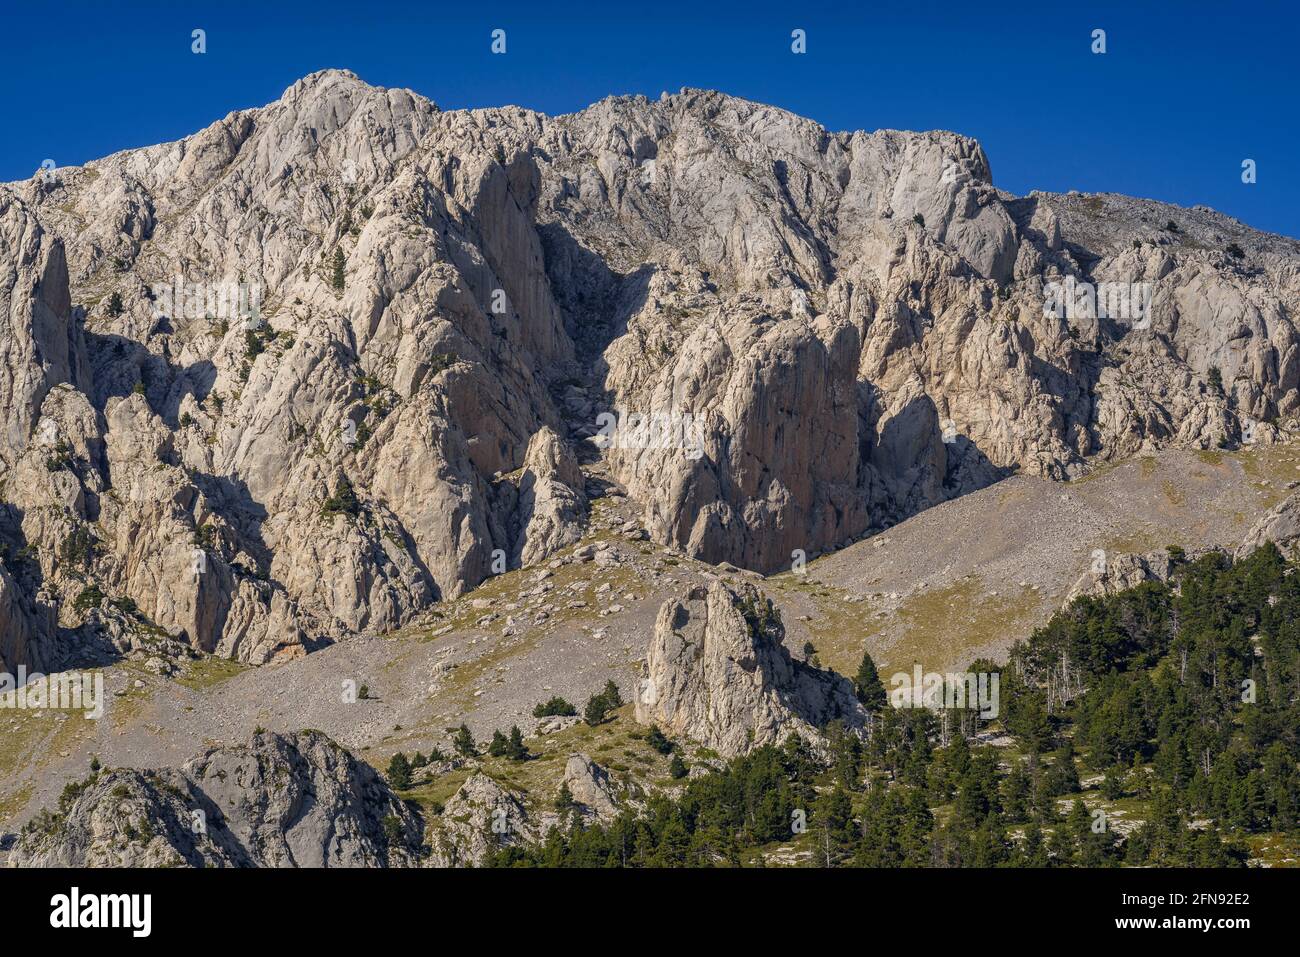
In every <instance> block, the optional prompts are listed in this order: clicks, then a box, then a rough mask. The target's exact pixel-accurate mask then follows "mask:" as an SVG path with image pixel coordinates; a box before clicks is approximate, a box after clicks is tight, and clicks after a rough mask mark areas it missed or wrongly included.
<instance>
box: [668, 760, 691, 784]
mask: <svg viewBox="0 0 1300 957" xmlns="http://www.w3.org/2000/svg"><path fill="white" fill-rule="evenodd" d="M686 775H687V769H686V762H685V761H683V760H682V756H681V755H680V754H674V755H673V759H672V760H671V761H669V762H668V776H669V777H671V778H672V779H673V780H674V781H680V780H681V779H682V778H684V777H686Z"/></svg>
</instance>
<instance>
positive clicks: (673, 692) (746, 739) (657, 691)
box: [636, 581, 866, 758]
mask: <svg viewBox="0 0 1300 957" xmlns="http://www.w3.org/2000/svg"><path fill="white" fill-rule="evenodd" d="M783 637H784V628H783V626H782V624H781V619H780V616H779V614H778V613H777V612H776V611H775V609H774V608H773V607H772V604H771V602H770V601H768V600H767V599H765V598H764V597H763V596H762V595H761V594H760V593H759V591H758V589H756V588H754V587H753V586H752V585H747V584H746V585H741V586H740V587H739V588H738V589H735V590H733V589H732V588H730V587H729V586H727V585H725V584H723V583H722V582H720V581H719V582H713V583H712V584H710V585H709V586H708V588H707V589H704V588H699V589H695V590H693V591H692V592H691V594H690V595H689V596H687V597H686V598H685V599H684V600H680V601H668V602H665V603H664V605H663V607H661V608H660V609H659V617H658V619H657V620H656V622H655V631H654V637H653V638H652V639H651V642H650V648H649V652H648V654H647V659H646V664H645V673H644V676H643V679H642V683H641V687H640V691H639V694H638V695H637V700H636V720H637V721H638V722H640V723H642V724H655V725H658V726H659V727H660V729H661V730H663V731H664V733H665V734H667V735H668V736H669V737H670V738H671V737H677V736H684V737H687V738H690V739H691V740H692V741H695V742H696V743H698V744H701V745H704V746H705V747H707V748H711V749H712V750H714V751H717V752H718V753H719V754H720V755H722V756H723V757H727V758H731V757H735V756H737V755H740V754H745V753H747V752H749V751H751V750H752V749H754V748H757V747H761V746H763V745H767V744H779V743H781V742H782V741H784V740H785V739H786V738H787V737H789V736H790V735H791V734H795V735H798V736H799V737H800V738H803V739H804V740H805V741H807V742H808V743H809V745H811V746H812V747H813V748H814V749H815V750H822V749H823V748H824V746H825V738H824V736H823V734H822V730H821V729H823V728H824V727H825V725H826V724H827V723H829V722H830V721H834V720H840V721H843V722H844V724H845V726H846V727H847V728H848V729H850V730H853V729H858V728H861V727H862V726H863V725H864V723H865V720H866V714H865V712H864V711H863V709H862V707H861V705H859V704H858V701H857V699H856V697H855V696H854V694H853V687H852V685H851V684H850V682H849V681H848V680H846V679H845V678H843V677H841V676H839V675H837V674H835V673H834V672H830V671H822V670H821V669H819V668H814V667H812V666H811V665H808V664H805V663H803V662H800V661H795V660H794V659H792V658H791V656H790V653H789V652H788V651H787V650H786V648H785V646H784V645H783V644H782V643H781V642H782V639H783Z"/></svg>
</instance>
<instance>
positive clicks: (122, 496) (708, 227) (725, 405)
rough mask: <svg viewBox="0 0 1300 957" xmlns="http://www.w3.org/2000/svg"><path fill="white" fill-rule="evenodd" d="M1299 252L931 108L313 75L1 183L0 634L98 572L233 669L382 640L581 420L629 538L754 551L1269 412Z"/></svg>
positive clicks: (1252, 434) (27, 644) (37, 646)
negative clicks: (445, 107) (1024, 179)
mask: <svg viewBox="0 0 1300 957" xmlns="http://www.w3.org/2000/svg"><path fill="white" fill-rule="evenodd" d="M1170 223H1172V224H1174V226H1175V228H1174V229H1170V228H1168V224H1170ZM1162 224H1163V225H1162ZM1298 264H1300V244H1297V243H1296V242H1294V241H1291V240H1286V239H1283V238H1281V237H1275V236H1269V235H1265V234H1261V233H1258V232H1254V231H1251V230H1249V229H1247V228H1245V227H1244V226H1243V225H1242V224H1240V223H1238V222H1236V221H1234V220H1232V219H1230V218H1229V217H1226V216H1222V215H1220V214H1217V213H1214V212H1213V211H1210V210H1207V209H1204V208H1201V207H1197V208H1193V209H1181V208H1178V207H1173V206H1167V205H1163V204H1159V203H1154V202H1148V201H1144V200H1133V199H1128V198H1126V197H1121V196H1113V195H1093V196H1081V195H1078V194H1068V195H1052V194H1045V193H1034V194H1031V195H1030V196H1027V197H1022V198H1017V197H1013V196H1011V195H1009V194H1007V193H1004V192H1002V191H1000V190H998V189H997V188H996V187H995V186H994V185H993V177H992V171H991V169H990V167H989V164H988V160H987V158H986V157H985V155H984V153H983V151H982V149H981V148H980V146H979V145H978V144H977V143H975V142H974V141H972V140H970V139H967V138H965V137H961V136H957V135H955V134H952V133H941V132H931V133H907V132H899V131H891V130H880V131H876V132H872V133H866V132H855V133H832V132H830V131H827V130H825V129H823V128H822V127H820V126H818V125H817V124H815V123H813V122H811V121H809V120H806V119H802V118H800V117H797V116H793V115H791V114H789V113H786V112H784V111H781V110H778V109H774V108H772V107H767V106H762V105H760V104H755V103H750V102H747V101H744V100H741V99H737V98H735V97H730V96H726V95H724V94H721V93H715V92H708V91H700V90H682V91H681V92H680V93H677V94H673V95H668V94H665V95H664V96H663V97H661V98H660V99H659V100H658V101H655V102H651V101H649V100H647V99H645V98H644V97H639V96H634V97H611V98H609V99H606V100H603V101H601V102H600V103H597V104H595V105H593V106H591V107H590V108H588V109H586V110H583V111H580V112H578V113H574V114H570V115H566V116H559V117H547V116H544V115H541V114H538V113H534V112H531V111H528V110H522V109H518V108H513V107H508V108H502V109H486V110H468V111H460V110H458V111H448V112H442V111H440V110H439V109H438V108H437V106H436V105H434V104H433V103H431V102H429V101H428V100H426V99H424V98H423V97H420V96H419V95H417V94H414V93H412V92H410V91H407V90H386V89H379V88H375V87H371V86H368V85H367V84H365V83H364V82H362V81H361V80H360V79H359V78H357V77H356V76H354V75H353V74H350V73H347V72H345V71H337V70H330V71H324V72H321V73H316V74H312V75H311V76H308V77H305V78H304V79H302V80H300V81H299V82H297V83H295V84H294V85H293V86H291V87H290V88H289V89H288V90H286V91H285V92H284V95H283V96H282V97H281V98H280V99H279V100H278V101H276V102H275V103H272V104H270V105H268V106H266V107H263V108H260V109H249V110H240V111H237V112H234V113H231V114H230V115H229V116H227V117H225V118H224V119H222V120H220V121H218V122H216V123H214V124H212V125H211V126H209V127H208V128H206V129H204V130H201V131H199V132H197V133H195V134H193V135H191V136H188V137H186V138H184V139H182V140H180V141H177V142H174V143H166V144H160V145H158V146H152V147H148V148H145V149H138V150H128V151H125V152H121V153H117V154H114V155H113V156H110V157H107V158H105V159H103V160H98V161H95V162H92V163H89V164H87V165H86V166H84V167H79V168H64V169H60V170H57V171H56V173H55V174H54V175H52V176H38V177H35V178H33V179H32V180H30V181H27V182H22V183H14V184H8V185H3V186H0V317H2V318H0V322H3V323H7V326H6V327H5V328H4V329H3V330H0V331H3V333H4V334H3V335H0V373H3V374H0V481H3V483H4V486H3V487H4V493H3V494H4V497H5V500H6V502H7V503H9V504H10V505H12V506H13V507H14V510H15V512H14V515H13V517H14V518H15V519H16V521H15V522H11V523H9V524H10V525H11V526H16V527H15V528H12V529H11V531H12V534H9V535H7V538H6V541H7V543H8V545H9V546H10V547H9V548H7V549H6V550H5V554H6V555H11V556H13V557H12V560H11V559H10V558H9V557H5V558H3V561H4V562H5V567H4V574H5V576H6V577H5V578H3V579H0V585H2V586H3V588H2V589H0V590H2V591H3V593H4V595H7V596H8V597H0V614H3V615H7V616H9V617H10V618H11V619H12V620H13V621H15V622H16V623H17V624H16V626H15V629H14V631H13V632H12V633H11V634H10V633H7V634H6V635H5V636H4V637H3V638H0V642H3V645H2V646H0V654H3V655H4V656H5V657H6V660H8V659H13V661H12V662H9V663H10V664H17V663H28V664H38V663H45V664H46V665H47V666H48V665H50V664H51V663H54V662H55V661H56V660H57V659H59V658H61V657H66V656H67V655H69V654H70V653H75V650H76V645H77V643H78V640H79V638H78V636H79V635H80V633H81V632H80V630H81V629H82V627H83V626H84V625H85V623H86V617H85V616H86V614H87V612H86V611H85V606H86V603H85V602H83V603H82V608H81V610H78V608H77V599H78V597H79V596H81V594H82V593H83V592H85V591H86V590H87V589H89V588H91V586H94V587H95V588H98V589H99V590H100V591H102V592H103V594H104V596H105V599H106V600H107V601H110V602H122V603H125V602H128V601H129V602H130V603H132V605H133V606H134V607H135V608H136V609H138V612H139V614H140V616H141V618H142V625H143V626H145V627H148V628H153V629H157V630H158V631H160V632H163V633H166V634H167V635H168V636H170V638H172V639H176V640H182V641H184V642H185V643H187V644H188V645H189V646H190V647H191V648H193V649H195V650H197V651H201V652H204V653H214V654H220V655H224V656H229V657H233V658H237V659H239V660H242V661H248V662H253V663H263V662H268V661H273V660H277V659H281V658H284V657H288V656H293V655H298V654H302V653H303V652H305V651H308V650H310V649H312V648H315V647H317V646H319V645H320V644H322V643H325V642H329V641H332V640H337V639H340V638H344V637H347V636H349V635H352V634H356V633H357V632H361V631H366V632H382V631H387V630H391V629H394V628H397V627H400V626H402V625H404V624H406V623H408V622H410V621H411V620H413V619H414V618H415V617H416V616H417V615H419V614H421V613H422V612H423V611H425V610H426V609H427V607H428V606H429V605H430V604H432V603H434V602H437V601H439V600H442V599H447V598H454V597H457V596H459V595H461V594H463V593H464V592H466V591H468V590H470V589H472V588H474V587H476V586H477V585H479V584H480V583H481V582H482V581H483V580H484V579H485V578H486V577H487V576H488V575H489V574H491V573H492V572H493V571H494V570H495V569H494V555H495V556H499V555H501V554H504V555H505V556H506V557H507V558H508V559H509V560H510V561H511V562H513V563H522V564H528V563H531V562H536V561H539V560H541V559H543V558H544V557H546V556H547V555H550V554H551V553H552V552H553V551H554V550H555V549H556V548H560V547H563V546H564V545H565V544H568V543H569V542H571V541H573V540H574V538H575V536H576V534H577V531H578V530H579V529H580V527H581V526H582V523H583V522H584V520H585V518H586V513H587V508H586V503H585V480H584V476H583V475H582V469H581V468H580V467H579V465H578V461H579V459H580V458H582V456H579V455H577V454H576V453H575V452H574V449H575V448H579V447H580V448H582V449H583V454H584V455H585V454H586V452H587V451H588V449H587V448H586V444H585V443H583V440H584V439H593V440H595V441H593V442H592V443H591V444H592V445H593V446H594V448H593V449H591V450H590V451H591V452H592V453H593V454H597V455H599V456H600V457H601V458H602V459H603V462H602V463H601V467H602V469H605V470H606V471H605V474H607V475H608V476H609V477H610V478H611V479H612V480H613V481H614V482H616V483H618V484H619V485H621V486H622V487H624V488H625V489H626V490H627V491H628V492H629V494H630V496H631V497H632V498H633V499H634V500H635V501H636V502H638V503H639V505H640V506H641V508H642V512H643V517H642V521H641V527H642V528H644V529H645V531H646V533H647V534H648V535H649V536H650V537H651V538H652V539H654V540H655V541H657V542H659V543H661V544H668V545H672V546H675V547H677V548H679V549H681V550H682V551H684V552H686V553H687V554H689V555H691V556H692V557H696V558H702V559H704V560H706V561H709V562H713V563H721V562H731V563H734V564H736V565H740V566H744V567H746V568H750V569H755V570H759V571H770V570H775V569H779V568H783V567H788V566H789V564H790V563H791V562H792V561H795V560H799V558H801V557H802V558H812V557H814V556H815V555H817V554H818V553H821V552H825V551H828V550H831V549H836V548H839V547H842V546H843V545H844V544H845V543H847V542H850V541H853V540H856V539H858V538H860V537H861V536H863V535H865V534H868V533H870V532H872V531H873V530H878V529H881V528H885V527H888V526H890V525H892V524H894V523H896V522H898V521H900V520H902V519H903V518H905V517H907V516H909V515H912V514H914V513H916V512H917V511H919V510H922V509H925V508H928V507H930V506H932V505H935V504H937V503H939V502H942V501H944V500H945V499H948V498H951V497H953V496H957V495H961V494H963V493H965V492H968V491H971V490H973V489H976V488H979V487H981V486H984V485H987V484H989V483H991V482H993V481H996V480H997V479H998V478H999V477H1001V476H1004V475H1006V474H1008V473H1009V472H1011V471H1016V470H1019V471H1022V472H1028V473H1032V474H1036V475H1043V476H1049V477H1053V478H1062V477H1066V476H1070V475H1074V474H1077V473H1078V472H1079V471H1081V470H1082V469H1084V468H1086V463H1087V461H1088V460H1090V459H1098V458H1100V459H1117V458H1121V457H1124V456H1129V455H1132V454H1135V453H1137V452H1140V451H1142V450H1144V449H1152V448H1159V447H1164V446H1174V445H1176V446H1183V447H1189V448H1201V449H1210V448H1218V447H1220V446H1225V447H1235V446H1238V445H1247V444H1251V443H1266V442H1273V441H1277V440H1278V439H1280V438H1283V437H1285V436H1286V435H1288V434H1290V433H1291V432H1293V431H1294V430H1295V427H1296V416H1297V413H1298V412H1300V389H1298V388H1297V387H1298V386H1300V337H1298V336H1297V331H1296V327H1295V324H1294V317H1295V316H1296V315H1297V314H1298V311H1300V278H1298V277H1300V269H1298V268H1297V265H1298ZM1102 284H1111V285H1110V286H1103V285H1102ZM1112 287H1113V289H1120V290H1123V291H1124V292H1125V295H1124V296H1118V297H1117V296H1115V295H1111V294H1110V292H1111V291H1113V289H1112ZM1139 287H1140V289H1141V293H1140V294H1134V295H1128V293H1130V292H1132V290H1133V289H1134V288H1139ZM1062 288H1068V289H1069V290H1070V292H1069V294H1068V295H1065V296H1063V295H1062V294H1061V292H1060V290H1061V289H1062ZM1079 289H1084V290H1085V292H1082V293H1078V294H1076V293H1077V291H1078V290H1079ZM1097 290H1100V291H1097ZM1135 303H1136V304H1137V307H1138V308H1137V309H1136V311H1135V310H1134V308H1131V307H1132V306H1133V305H1134V304H1135ZM611 421H612V422H613V423H615V426H614V427H613V428H611V427H610V422H611ZM345 492H346V494H345ZM196 550H197V551H198V552H199V553H201V554H200V555H196V554H194V553H195V551H196ZM20 552H21V553H23V555H22V557H20V556H19V553H20ZM30 556H36V558H35V560H34V563H30V562H29V563H28V564H29V566H30V567H26V568H20V567H19V565H20V564H22V563H23V562H25V561H26V560H27V557H30ZM196 565H201V566H202V569H203V570H202V571H199V572H196V571H195V570H194V569H195V566H196ZM91 594H92V595H93V592H91ZM5 609H9V610H5ZM15 609H16V610H15ZM51 616H53V618H54V619H55V621H54V622H53V623H51Z"/></svg>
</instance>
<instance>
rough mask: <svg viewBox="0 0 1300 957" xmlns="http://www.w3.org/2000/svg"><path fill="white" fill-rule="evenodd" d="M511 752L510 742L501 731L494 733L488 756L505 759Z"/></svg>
mask: <svg viewBox="0 0 1300 957" xmlns="http://www.w3.org/2000/svg"><path fill="white" fill-rule="evenodd" d="M509 752H510V742H509V741H507V740H506V736H505V735H504V734H502V733H501V732H500V731H493V732H492V740H491V741H490V742H488V754H489V755H491V756H492V757H494V758H500V757H504V756H505V755H506V754H508V753H509Z"/></svg>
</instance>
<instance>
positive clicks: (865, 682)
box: [853, 651, 889, 711]
mask: <svg viewBox="0 0 1300 957" xmlns="http://www.w3.org/2000/svg"><path fill="white" fill-rule="evenodd" d="M853 690H854V691H855V692H856V693H857V696H858V700H859V701H860V702H862V706H863V707H864V708H866V709H867V710H868V711H879V710H880V709H881V708H883V707H884V706H885V704H886V703H887V702H888V701H889V696H888V695H887V694H886V693H885V686H884V685H883V684H882V683H881V681H880V672H878V671H877V670H876V663H875V662H874V661H872V660H871V655H869V654H868V653H867V652H865V651H864V652H863V653H862V663H861V664H860V665H858V674H857V677H855V678H854V679H853Z"/></svg>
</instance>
